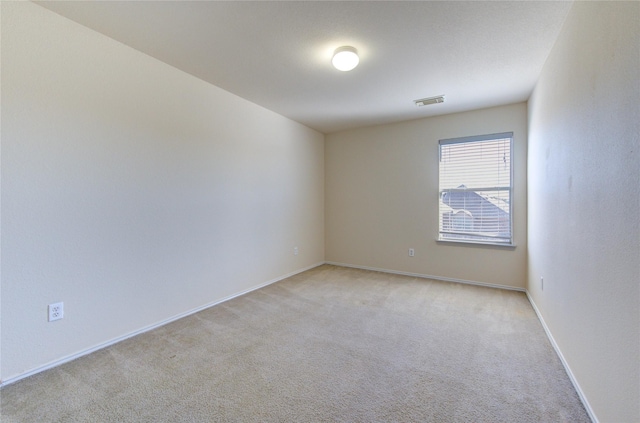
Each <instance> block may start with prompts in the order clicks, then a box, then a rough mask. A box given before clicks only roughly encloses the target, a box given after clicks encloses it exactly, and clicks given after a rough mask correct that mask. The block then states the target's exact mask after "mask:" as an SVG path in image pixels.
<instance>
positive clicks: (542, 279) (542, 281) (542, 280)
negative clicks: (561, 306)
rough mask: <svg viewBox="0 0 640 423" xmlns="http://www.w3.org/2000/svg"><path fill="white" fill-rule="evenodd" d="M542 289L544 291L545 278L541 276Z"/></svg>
mask: <svg viewBox="0 0 640 423" xmlns="http://www.w3.org/2000/svg"><path fill="white" fill-rule="evenodd" d="M540 291H544V278H543V277H542V276H540Z"/></svg>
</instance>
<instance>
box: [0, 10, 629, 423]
mask: <svg viewBox="0 0 640 423" xmlns="http://www.w3.org/2000/svg"><path fill="white" fill-rule="evenodd" d="M45 3H46V2H42V3H40V2H37V3H32V2H1V4H0V8H1V9H0V10H1V14H0V17H1V30H2V38H1V43H2V50H1V54H2V56H1V60H2V71H1V87H2V92H1V96H2V98H1V105H2V110H1V124H2V128H1V129H2V131H1V136H2V139H1V142H2V144H1V147H2V155H1V169H2V193H1V228H0V229H1V234H2V251H1V252H2V254H1V257H0V258H1V265H2V266H1V268H2V273H1V286H0V300H1V303H0V310H1V327H0V357H1V358H2V360H1V362H0V381H2V383H3V384H4V385H7V384H11V383H13V382H15V381H18V380H21V379H23V378H25V377H27V376H29V375H32V374H36V373H39V372H42V371H44V370H46V369H49V368H51V367H53V366H57V365H59V364H61V363H64V362H66V361H69V360H72V359H74V358H76V357H79V356H82V355H85V354H88V353H90V352H92V351H96V350H99V349H100V348H103V347H104V346H107V345H111V344H113V343H115V342H118V341H121V340H124V339H126V338H129V337H131V336H134V335H136V334H139V333H142V332H145V331H148V330H150V329H151V328H156V327H160V326H162V325H163V324H166V323H168V322H172V321H175V320H176V319H179V318H181V317H184V316H187V315H189V314H192V313H195V312H197V311H199V310H203V309H205V308H208V307H211V306H213V305H215V304H219V303H221V302H224V301H226V300H228V299H231V298H234V297H237V296H239V295H242V294H244V293H247V292H250V291H253V290H256V289H258V288H260V287H263V286H266V285H269V284H273V283H275V282H278V281H281V280H282V279H284V278H287V277H290V276H292V275H296V274H298V273H301V272H304V271H306V270H309V269H313V268H315V267H317V266H319V265H322V264H326V263H329V264H335V265H339V266H344V267H357V268H361V269H372V270H378V271H382V272H390V273H397V274H404V275H413V276H417V277H420V278H430V279H439V280H443V281H451V282H458V283H467V284H477V285H484V286H489V287H494V288H499V289H510V290H517V291H523V292H525V293H526V295H527V298H528V299H529V301H530V303H531V305H532V307H533V308H534V310H535V312H536V313H537V315H538V318H539V319H540V321H541V324H542V326H543V328H544V330H545V331H546V334H547V336H548V338H549V340H550V342H551V344H552V345H553V347H554V348H555V350H556V352H557V353H558V356H559V357H560V360H561V361H562V363H563V365H564V366H565V369H566V370H567V373H568V375H569V377H570V379H571V381H572V383H573V385H574V387H575V389H576V391H577V392H578V394H579V396H580V398H581V400H582V402H583V404H584V405H585V408H586V410H587V412H588V413H589V416H590V417H591V419H592V420H593V421H596V422H597V421H599V422H603V423H604V422H633V421H639V420H640V405H639V404H640V402H639V401H638V398H640V283H639V281H640V215H639V214H638V208H639V207H640V183H639V182H640V166H639V165H638V163H639V162H640V157H639V154H640V148H639V146H640V138H639V136H640V135H639V134H640V120H639V119H638V116H639V114H640V78H639V75H638V69H640V48H639V40H640V29H639V26H640V25H639V24H638V22H639V21H640V3H638V2H633V1H629V2H581V1H576V2H573V3H572V4H571V5H570V7H567V12H566V17H564V19H563V20H562V22H561V25H559V26H558V28H559V31H558V34H557V37H556V38H555V40H554V41H553V43H552V46H551V48H550V49H549V52H548V55H547V56H546V58H545V60H543V61H542V62H541V67H540V69H539V70H538V71H537V72H536V78H535V83H532V87H533V89H532V90H530V91H528V92H527V93H526V96H524V97H522V98H519V99H518V100H517V101H504V102H499V103H496V104H491V105H488V106H486V107H484V106H483V107H480V108H467V109H464V110H462V109H461V110H455V111H452V112H447V113H441V114H440V113H438V112H434V113H433V114H430V115H420V114H419V113H431V112H428V111H427V112H424V111H421V110H423V109H425V110H426V109H428V108H431V107H440V106H446V107H453V106H450V103H451V104H453V103H454V101H455V96H453V95H446V96H445V97H444V98H443V100H442V101H443V102H442V103H441V104H431V105H428V106H425V107H420V108H418V107H416V106H415V105H414V104H413V99H414V98H420V97H423V96H426V95H439V94H440V93H441V92H440V90H439V89H438V88H433V89H432V91H433V92H427V93H420V94H416V95H415V96H414V97H413V98H408V99H407V103H410V105H411V107H412V110H411V113H412V115H411V116H412V118H411V119H407V120H402V121H392V119H390V120H389V121H384V120H381V121H380V122H381V123H377V121H376V120H375V119H374V118H373V117H371V116H357V117H356V118H354V120H353V122H356V123H357V124H354V125H353V126H348V125H347V123H346V120H343V119H341V116H339V115H336V116H333V115H331V116H329V115H328V114H327V115H323V114H322V112H317V111H316V112H315V113H316V115H314V116H313V117H314V118H316V119H317V120H313V122H314V123H315V122H319V123H318V125H321V123H322V122H325V121H326V122H327V123H326V125H327V126H326V127H325V126H318V127H312V124H311V123H309V122H311V117H309V119H310V120H309V122H307V121H305V118H306V117H305V116H302V115H300V116H299V118H298V115H295V117H296V118H295V119H294V118H292V117H290V116H288V115H287V114H285V112H284V111H280V110H277V111H274V110H271V109H270V108H269V107H267V106H265V105H263V104H260V103H259V102H258V101H257V100H256V101H249V100H247V99H245V98H244V97H243V93H237V92H234V91H232V90H230V89H226V88H222V87H220V86H217V85H215V84H212V83H210V82H207V81H205V79H204V74H205V73H206V72H205V71H202V72H203V73H202V75H198V74H196V73H195V72H191V73H189V72H186V71H184V70H180V69H179V68H177V67H175V66H173V65H170V64H167V63H165V61H163V60H161V59H158V58H155V57H152V56H151V55H150V53H143V52H141V51H139V50H138V49H136V48H133V47H131V46H128V45H126V44H125V43H122V42H120V41H116V40H115V39H113V38H111V37H109V36H107V35H105V34H103V33H101V31H100V30H96V29H90V28H91V18H90V16H89V15H86V16H85V19H86V22H84V23H83V24H79V23H76V22H74V21H73V20H72V19H79V20H82V18H83V11H82V10H81V8H78V9H77V10H78V13H77V14H76V15H73V13H72V12H73V10H71V9H69V10H67V13H68V14H69V18H68V17H64V16H63V15H64V13H65V8H66V7H67V6H65V3H66V4H69V5H70V4H71V3H73V2H68V3H67V2H60V3H61V4H60V5H59V6H57V7H59V8H60V10H58V11H57V12H56V11H55V7H56V6H55V5H54V4H50V5H46V4H45ZM121 3H126V2H121ZM264 3H265V4H264V5H254V7H260V8H264V13H265V14H267V15H265V16H268V18H269V19H274V20H277V19H278V14H277V13H275V12H273V13H272V12H270V11H268V10H267V4H268V3H271V2H264ZM336 3H339V2H336ZM480 3H482V4H485V6H486V7H490V6H489V3H490V2H478V4H480ZM514 3H517V2H514ZM525 3H533V2H525ZM509 4H511V2H509ZM285 6H286V4H285V3H282V4H280V3H278V5H277V6H275V5H273V7H285ZM316 6H317V5H316ZM100 7H102V6H100ZM105 7H106V5H105ZM238 7H250V5H241V6H238ZM309 7H311V6H309ZM349 7H364V6H357V5H351V6H349ZM379 7H383V5H380V6H379ZM416 7H417V6H416ZM434 7H441V8H447V7H455V6H454V5H448V3H447V2H444V3H443V4H439V5H434ZM478 7H480V6H478ZM491 7H493V6H491ZM505 7H506V6H505ZM49 9H51V10H49ZM105 10H106V9H105ZM72 15H73V16H72ZM505 25H506V27H507V28H508V27H509V26H510V24H509V23H506V24H505ZM407 30H409V29H407ZM247 31H249V30H247ZM248 35H251V33H250V31H249V33H248ZM253 35H254V36H255V34H253ZM274 38H275V40H274V41H273V44H270V43H266V44H265V47H264V54H265V55H267V54H269V49H270V48H273V45H274V44H277V41H278V40H277V37H274ZM452 39H453V40H455V43H456V44H455V46H456V48H463V47H461V46H462V45H463V44H464V41H463V40H459V39H457V38H455V37H454V36H452ZM390 42H391V41H390ZM425 42H426V41H425ZM212 48H213V47H212ZM358 53H359V54H360V56H361V57H360V63H359V64H358V67H356V68H355V69H354V70H353V71H350V73H349V72H344V73H340V74H339V75H338V72H337V71H336V70H335V69H331V72H334V73H335V75H333V74H332V75H331V78H333V77H338V76H340V77H344V78H346V79H345V81H347V80H348V81H349V83H346V82H343V81H342V80H341V81H340V82H337V84H338V86H339V87H340V89H343V90H351V89H354V90H355V89H360V90H361V91H360V92H362V91H364V88H362V86H360V85H358V82H357V75H358V74H357V72H362V73H364V72H365V71H363V70H362V69H366V66H367V60H370V61H375V60H382V59H380V58H378V57H376V56H375V54H374V52H373V48H372V47H370V48H369V49H368V50H367V49H366V48H360V49H358ZM175 54H176V56H179V54H181V53H179V52H178V51H176V52H175ZM367 55H368V56H367ZM469 55H470V56H469V58H470V59H471V58H472V56H473V54H472V52H469ZM502 59H505V60H507V59H508V58H502ZM167 60H169V59H168V58H167ZM176 60H177V59H176ZM256 60H257V59H256ZM305 60H308V61H307V62H306V64H305V66H307V67H308V68H309V69H310V68H312V67H313V66H315V65H316V64H317V63H316V62H315V61H314V60H316V58H315V57H312V55H311V54H309V57H307V58H306V59H305ZM323 60H324V59H323ZM238 61H239V62H242V64H243V65H248V64H250V63H253V62H251V61H250V60H249V59H247V58H246V57H244V56H243V55H240V54H238ZM326 62H327V63H328V62H329V60H327V61H326ZM265 66H267V65H265ZM280 66H282V67H285V66H286V64H281V65H273V67H271V68H268V67H267V68H265V69H266V70H265V71H269V72H276V73H277V72H278V69H280ZM505 66H506V65H505ZM305 69H307V68H306V67H305ZM307 70H308V69H307ZM327 72H329V71H327ZM314 75H317V76H318V78H319V79H322V78H329V76H325V75H324V74H322V73H321V72H320V71H318V72H317V73H315V74H314ZM461 75H464V74H463V73H461ZM226 77H228V78H231V76H229V75H227V76H226ZM222 79H224V78H222ZM259 82H260V81H252V83H256V84H259ZM351 84H352V85H351ZM377 88H378V89H379V91H380V92H379V93H376V95H378V94H379V95H382V94H384V92H385V87H377ZM295 89H296V87H291V90H290V91H294V90H295ZM368 89H370V88H368ZM371 91H373V90H371ZM469 91H472V90H471V87H469ZM381 93H382V94H381ZM286 94H287V92H283V93H282V96H281V97H286ZM445 94H446V93H445ZM336 95H338V94H336ZM373 95H374V94H373V93H370V92H369V94H368V95H363V99H364V100H363V102H366V99H369V98H371V97H370V96H373ZM470 95H471V94H470ZM327 96H330V94H328V95H327ZM320 97H321V96H319V98H318V101H321V100H323V99H322V98H320ZM313 101H314V99H313V98H310V99H309V103H310V104H311V103H312V102H313ZM283 107H285V106H283ZM283 110H284V109H283ZM287 110H288V109H287ZM309 110H313V107H311V106H310V109H309ZM431 110H433V109H431ZM436 110H437V109H436ZM442 110H449V109H442ZM292 113H294V112H293V111H292ZM329 121H331V122H329ZM504 132H512V133H513V147H512V149H513V151H512V163H513V178H512V189H513V194H512V204H510V206H511V219H512V228H513V245H514V247H511V248H504V247H499V246H498V247H496V246H492V245H464V244H463V243H447V242H438V219H439V213H440V212H439V210H438V142H439V140H443V139H451V138H456V137H466V136H473V135H482V134H495V133H504ZM605 223H606V225H605ZM62 302H63V303H64V309H62ZM48 305H54V306H55V307H53V308H51V307H50V308H47V306H48ZM58 307H60V308H58ZM63 310H64V313H62V311H63ZM52 315H53V316H54V319H52V318H51V317H52ZM62 317H63V318H62ZM56 319H57V320H56ZM50 320H56V321H50Z"/></svg>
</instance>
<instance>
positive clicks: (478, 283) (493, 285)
mask: <svg viewBox="0 0 640 423" xmlns="http://www.w3.org/2000/svg"><path fill="white" fill-rule="evenodd" d="M326 264H331V265H333V266H340V267H351V268H354V269H363V270H373V271H375V272H383V273H391V274H394V275H404V276H413V277H415V278H423V279H433V280H437V281H443V282H455V283H463V284H466V285H478V286H485V287H488V288H498V289H508V290H510V291H520V292H526V290H525V289H524V288H517V287H514V286H509V285H500V284H494V283H486V282H478V281H470V280H465V279H456V278H447V277H444V276H433V275H426V274H423V273H411V272H403V271H401V270H390V269H381V268H377V267H369V266H359V265H355V264H347V263H338V262H333V261H327V262H326Z"/></svg>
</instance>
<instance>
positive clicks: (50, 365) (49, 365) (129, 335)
mask: <svg viewBox="0 0 640 423" xmlns="http://www.w3.org/2000/svg"><path fill="white" fill-rule="evenodd" d="M323 264H324V262H320V263H316V264H312V265H311V266H308V267H305V268H303V269H298V270H296V271H293V272H291V273H288V274H286V275H282V276H279V277H277V278H275V279H271V280H269V281H267V282H264V283H261V284H259V285H256V286H253V287H251V288H248V289H245V290H243V291H240V292H237V293H235V294H232V295H229V296H227V297H224V298H222V299H219V300H216V301H213V302H210V303H207V304H205V305H203V306H200V307H197V308H194V309H192V310H189V311H186V312H184V313H180V314H177V315H175V316H172V317H170V318H168V319H165V320H162V321H160V322H157V323H154V324H151V325H149V326H145V327H143V328H142V329H138V330H136V331H133V332H130V333H127V334H126V335H123V336H119V337H117V338H113V339H110V340H109V341H107V342H103V343H101V344H98V345H95V346H93V347H90V348H87V349H86V350H82V351H79V352H77V353H75V354H71V355H68V356H65V357H62V358H60V359H58V360H54V361H52V362H50V363H47V364H45V365H43V366H40V367H37V368H35V369H32V370H29V371H26V372H24V373H20V374H19V375H16V376H13V377H10V378H8V379H5V380H3V381H1V382H0V387H3V386H7V385H10V384H12V383H15V382H17V381H19V380H22V379H25V378H27V377H29V376H33V375H35V374H37V373H40V372H44V371H45V370H49V369H52V368H54V367H57V366H59V365H61V364H64V363H68V362H70V361H73V360H75V359H76V358H80V357H83V356H85V355H88V354H91V353H93V352H96V351H98V350H101V349H103V348H106V347H109V346H111V345H114V344H117V343H118V342H121V341H124V340H125V339H129V338H132V337H134V336H136V335H140V334H142V333H145V332H148V331H150V330H153V329H157V328H159V327H161V326H164V325H166V324H168V323H171V322H174V321H176V320H179V319H182V318H183V317H187V316H190V315H192V314H195V313H197V312H199V311H202V310H206V309H207V308H209V307H213V306H215V305H217V304H220V303H224V302H225V301H229V300H231V299H233V298H237V297H240V296H242V295H245V294H248V293H249V292H251V291H255V290H257V289H260V288H264V287H265V286H268V285H271V284H273V283H276V282H279V281H281V280H283V279H286V278H289V277H291V276H294V275H297V274H298V273H302V272H306V271H307V270H310V269H313V268H314V267H318V266H321V265H323Z"/></svg>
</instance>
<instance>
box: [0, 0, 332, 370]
mask: <svg viewBox="0 0 640 423" xmlns="http://www.w3.org/2000/svg"><path fill="white" fill-rule="evenodd" d="M323 155H324V136H323V135H322V134H320V133H318V132H315V131H313V130H310V129H308V128H306V127H303V126H301V125H299V124H297V123H295V122H292V121H290V120H288V119H286V118H284V117H281V116H279V115H276V114H274V113H272V112H270V111H268V110H266V109H264V108H261V107H258V106H256V105H254V104H252V103H249V102H247V101H245V100H242V99H240V98H238V97H236V96H234V95H231V94H230V93H228V92H225V91H223V90H221V89H219V88H217V87H214V86H212V85H209V84H207V83H205V82H203V81H201V80H199V79H196V78H194V77H192V76H190V75H188V74H185V73H183V72H181V71H178V70H177V69H175V68H172V67H170V66H168V65H166V64H163V63H161V62H159V61H157V60H155V59H153V58H151V57H149V56H146V55H144V54H141V53H139V52H137V51H135V50H132V49H130V48H128V47H126V46H124V45H122V44H119V43H118V42H116V41H114V40H112V39H109V38H107V37H104V36H102V35H100V34H98V33H96V32H93V31H91V30H89V29H87V28H85V27H82V26H80V25H78V24H76V23H73V22H71V21H69V20H67V19H65V18H62V17H60V16H58V15H56V14H54V13H52V12H50V11H48V10H46V9H44V8H42V7H40V6H37V5H35V4H32V3H25V2H2V225H1V229H2V332H1V335H2V339H1V341H2V346H1V351H2V363H1V368H0V376H1V378H2V380H5V381H6V380H7V379H9V380H10V379H12V378H15V377H18V376H19V375H21V374H24V373H25V372H29V371H32V370H34V369H37V368H39V367H40V366H44V365H46V364H47V363H50V362H54V361H56V360H59V359H61V358H63V357H66V356H69V355H72V354H75V353H78V352H82V351H85V350H87V349H88V348H91V347H93V346H96V345H100V344H101V343H104V342H108V341H110V340H112V339H115V338H118V337H120V336H123V335H126V334H128V333H131V332H133V331H136V330H139V329H141V328H144V327H147V326H149V325H153V324H156V323H158V322H161V321H163V320H165V319H169V318H171V317H173V316H176V315H179V314H181V313H184V312H187V311H189V310H193V309H195V308H197V307H200V306H203V305H205V304H208V303H211V302H214V301H216V300H220V299H222V298H225V297H227V296H230V295H232V294H234V293H238V292H241V291H243V290H246V289H249V288H252V287H254V286H257V285H260V284H262V283H266V282H268V281H272V280H274V279H277V278H278V277H281V276H283V275H286V274H289V273H293V272H295V271H297V270H300V269H303V268H306V267H309V266H313V265H315V264H318V263H320V262H323V261H324V204H323V202H324V168H323V163H324V157H323ZM294 246H298V247H299V248H300V254H299V255H298V256H294V255H293V247H294ZM57 301H64V304H65V318H64V319H63V320H61V321H57V322H52V323H48V322H47V304H49V303H53V302H57Z"/></svg>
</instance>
